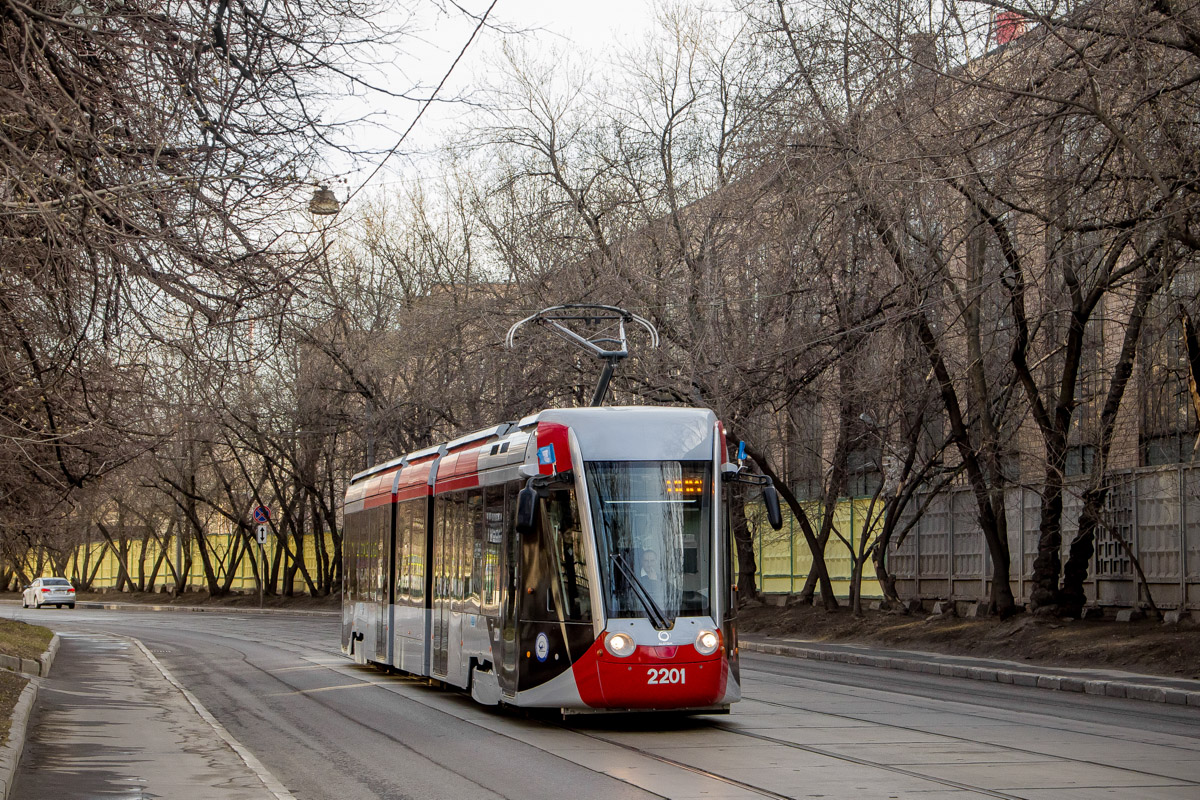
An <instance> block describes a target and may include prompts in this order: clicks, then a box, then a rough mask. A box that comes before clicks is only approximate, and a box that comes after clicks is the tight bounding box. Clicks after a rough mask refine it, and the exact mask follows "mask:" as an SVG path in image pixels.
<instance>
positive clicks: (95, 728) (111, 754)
mask: <svg viewBox="0 0 1200 800" xmlns="http://www.w3.org/2000/svg"><path fill="white" fill-rule="evenodd" d="M39 680H40V682H41V685H40V688H39V691H38V695H37V702H36V706H35V708H34V711H33V714H32V715H31V716H30V718H29V726H28V729H27V731H26V737H25V748H24V750H25V752H24V755H23V757H22V759H21V763H20V768H19V770H18V771H17V775H16V785H15V789H14V791H13V793H12V794H10V797H12V798H33V797H58V798H90V797H98V796H101V795H104V796H108V795H114V796H117V795H119V796H122V797H138V798H142V797H146V798H148V797H169V798H172V800H211V798H214V797H221V798H227V800H292V795H291V794H290V793H289V792H288V791H287V789H285V788H284V787H283V786H282V785H281V784H279V782H278V781H276V780H275V779H274V778H273V777H272V776H271V774H270V773H269V772H268V771H267V770H266V769H265V768H264V767H263V766H262V765H261V764H260V763H259V762H258V760H257V759H256V758H255V757H254V756H253V755H252V754H251V753H250V752H249V751H247V750H245V748H243V747H242V746H241V745H240V744H239V743H238V742H237V741H236V740H234V739H233V738H232V737H231V736H230V735H229V733H228V732H226V730H225V729H224V727H223V726H221V724H220V723H219V722H217V721H216V720H215V719H213V717H212V716H211V715H210V714H209V713H208V712H207V711H206V710H205V709H204V707H203V706H202V705H201V704H200V703H199V701H198V700H197V699H196V698H195V697H194V696H192V695H191V693H190V692H188V691H187V690H186V689H184V688H183V687H182V686H181V685H180V684H179V683H178V682H177V681H176V680H175V679H174V677H172V676H171V674H170V673H169V672H168V671H167V670H166V668H165V667H163V666H162V664H161V663H160V662H159V661H158V659H156V658H155V657H154V655H153V654H152V653H150V651H148V650H147V649H146V648H145V647H144V646H143V645H142V644H141V643H140V642H138V641H137V640H130V639H126V638H123V637H118V636H113V635H107V634H101V633H96V634H64V635H61V646H60V648H59V653H58V656H57V658H56V660H55V663H54V669H53V671H52V672H51V675H50V677H48V678H40V679H39Z"/></svg>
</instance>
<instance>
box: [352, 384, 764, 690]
mask: <svg viewBox="0 0 1200 800" xmlns="http://www.w3.org/2000/svg"><path fill="white" fill-rule="evenodd" d="M743 476H744V473H740V472H739V471H738V469H737V467H735V466H734V465H733V464H730V463H728V457H727V451H726V442H725V435H724V431H723V428H722V426H721V424H720V422H718V421H717V418H716V416H715V415H714V414H713V413H712V412H711V411H708V410H705V409H692V408H650V407H593V408H572V409H555V410H548V411H542V412H540V413H538V414H534V415H532V416H529V417H527V418H525V419H523V420H521V421H520V422H518V423H511V424H507V425H501V426H498V427H495V428H490V429H488V430H483V431H479V432H477V433H473V434H470V435H468V436H464V437H462V438H459V439H456V440H454V441H452V442H447V443H446V444H443V445H441V446H438V447H433V448H429V449H426V450H421V451H417V452H414V453H409V454H408V455H406V456H404V457H403V458H399V459H396V460H394V461H391V462H388V463H386V464H382V465H379V466H377V467H374V468H371V469H368V470H366V471H365V472H362V473H360V474H358V475H356V476H354V478H353V480H352V482H351V484H350V487H349V489H348V490H347V492H346V504H345V525H344V530H345V540H344V548H343V554H344V559H345V570H344V574H345V584H344V590H343V611H342V650H343V652H345V653H346V654H347V655H349V656H351V657H352V658H353V659H354V660H355V661H357V662H359V663H373V664H378V665H382V666H385V667H391V668H396V669H399V670H402V671H404V672H407V673H410V674H413V675H418V676H428V677H430V678H432V679H435V680H437V681H441V682H443V683H445V684H449V685H453V686H457V687H461V688H463V689H467V690H469V691H470V693H471V696H472V697H474V698H475V699H476V700H477V701H479V702H481V703H486V704H497V703H502V704H507V705H513V706H540V707H550V708H560V709H562V710H563V711H564V712H572V711H588V710H602V709H603V710H618V709H624V710H652V709H661V710H666V709H673V710H691V711H706V712H720V711H727V710H728V709H729V705H730V703H733V702H734V701H736V700H737V699H738V698H739V697H740V694H741V687H740V681H739V674H738V647H737V634H736V630H735V627H734V617H735V615H736V605H735V602H734V596H733V589H732V587H733V582H734V574H733V555H732V552H733V549H732V543H731V536H730V532H729V527H728V524H727V517H726V509H727V501H726V498H727V494H728V493H727V490H726V488H725V485H726V484H727V483H728V481H729V480H730V479H733V480H738V479H745V478H744V477H743ZM764 494H768V495H769V497H768V508H769V510H770V511H771V515H772V517H773V519H772V522H773V523H774V522H776V521H777V519H778V502H777V501H776V500H775V498H774V492H773V490H768V491H766V492H764Z"/></svg>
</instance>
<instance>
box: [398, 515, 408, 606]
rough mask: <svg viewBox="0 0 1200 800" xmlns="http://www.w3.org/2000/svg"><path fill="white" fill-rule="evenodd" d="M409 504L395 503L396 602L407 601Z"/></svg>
mask: <svg viewBox="0 0 1200 800" xmlns="http://www.w3.org/2000/svg"><path fill="white" fill-rule="evenodd" d="M408 518H409V505H408V504H407V503H397V504H396V567H395V569H396V602H397V603H404V602H407V601H408V554H409V549H410V546H409V536H410V535H411V530H410V526H409V521H408Z"/></svg>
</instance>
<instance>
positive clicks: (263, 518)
mask: <svg viewBox="0 0 1200 800" xmlns="http://www.w3.org/2000/svg"><path fill="white" fill-rule="evenodd" d="M250 516H251V517H252V518H253V519H254V521H255V522H256V523H258V524H257V525H255V526H254V538H255V540H256V541H257V542H258V607H259V608H262V607H263V584H264V583H266V582H267V561H266V557H265V556H264V555H263V545H264V544H266V543H267V523H268V522H269V521H270V520H271V509H269V508H267V507H266V506H255V507H254V511H253V512H251V514H250Z"/></svg>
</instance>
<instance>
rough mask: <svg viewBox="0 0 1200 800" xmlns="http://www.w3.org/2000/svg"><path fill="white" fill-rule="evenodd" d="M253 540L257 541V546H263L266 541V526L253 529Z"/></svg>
mask: <svg viewBox="0 0 1200 800" xmlns="http://www.w3.org/2000/svg"><path fill="white" fill-rule="evenodd" d="M254 538H255V539H257V540H258V543H259V544H264V543H265V542H266V541H267V526H266V525H258V526H256V527H255V528H254Z"/></svg>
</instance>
